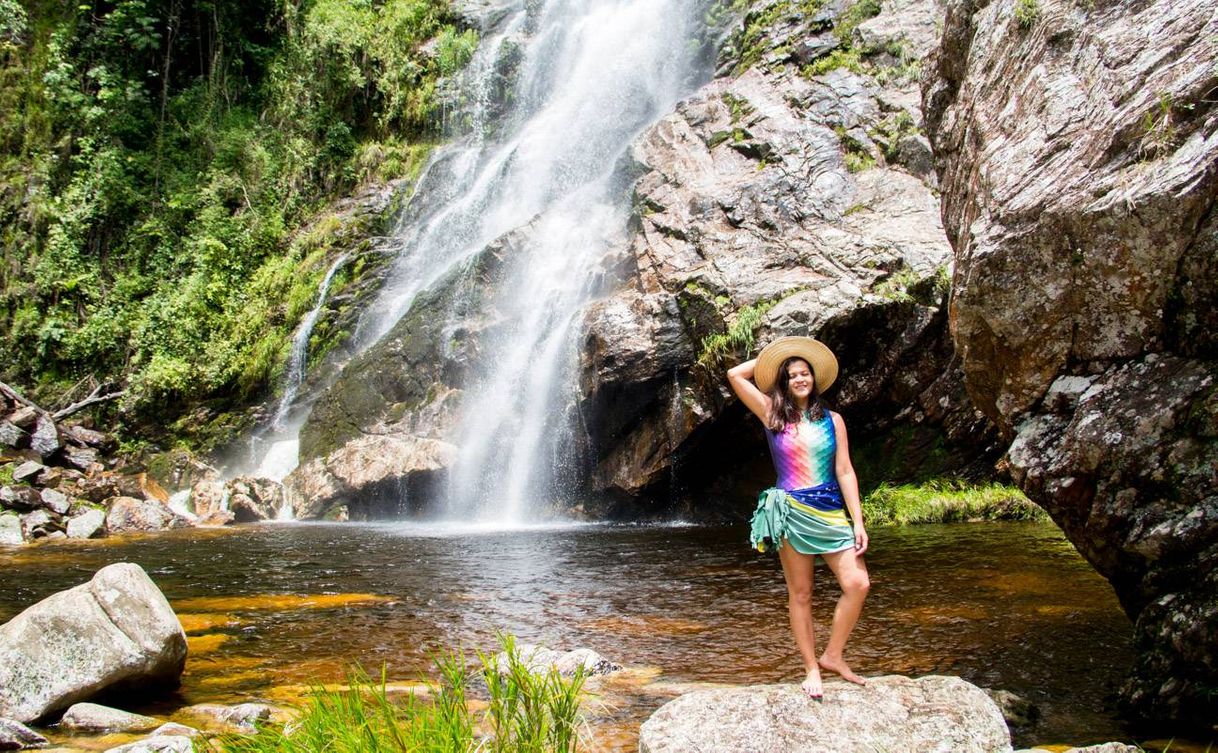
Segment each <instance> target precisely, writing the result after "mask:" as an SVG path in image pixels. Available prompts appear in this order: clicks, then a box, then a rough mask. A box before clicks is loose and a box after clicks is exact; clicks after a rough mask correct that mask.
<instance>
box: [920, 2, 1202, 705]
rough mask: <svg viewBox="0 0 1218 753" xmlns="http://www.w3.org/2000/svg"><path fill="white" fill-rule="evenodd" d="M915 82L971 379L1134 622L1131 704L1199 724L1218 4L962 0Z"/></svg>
mask: <svg viewBox="0 0 1218 753" xmlns="http://www.w3.org/2000/svg"><path fill="white" fill-rule="evenodd" d="M1148 39H1151V40H1153V42H1151V43H1149V44H1148V42H1147V40H1148ZM924 86H925V101H926V122H927V127H928V130H929V134H930V137H931V141H932V143H933V144H934V147H935V152H936V160H937V168H938V173H939V178H940V185H941V187H942V190H943V217H944V224H945V227H946V229H947V232H948V235H949V237H950V238H951V241H952V245H953V247H954V252H955V259H956V269H955V274H954V278H953V296H952V304H951V314H952V324H953V330H954V336H955V342H956V344H957V346H958V349H959V352H960V355H961V364H962V368H963V370H964V373H965V378H966V384H967V389H968V393H969V395H970V396H971V397H972V398H973V400H974V402H975V403H976V404H977V405H978V406H979V407H980V408H981V409H982V410H983V411H984V412H985V413H986V414H987V415H988V416H989V418H991V419H992V420H993V421H995V422H996V423H997V425H998V426H999V427H1000V429H1001V431H1002V433H1003V435H1004V436H1005V437H1006V438H1007V439H1010V440H1011V441H1012V445H1011V450H1010V464H1011V471H1012V474H1013V475H1014V477H1015V478H1016V480H1017V481H1018V482H1019V483H1020V485H1021V486H1022V487H1023V489H1024V490H1025V491H1026V492H1027V493H1028V494H1029V496H1031V497H1032V498H1033V499H1034V500H1035V501H1037V502H1038V503H1040V504H1041V505H1042V506H1043V507H1045V508H1046V509H1047V510H1048V511H1049V513H1050V514H1051V515H1052V516H1053V519H1054V520H1055V521H1057V522H1058V524H1059V525H1061V527H1062V529H1063V530H1064V531H1065V532H1066V534H1067V536H1069V538H1070V540H1071V541H1072V542H1073V543H1074V544H1075V546H1076V547H1077V548H1078V549H1079V551H1080V552H1082V553H1083V555H1084V556H1085V557H1087V559H1088V560H1089V561H1090V562H1091V563H1092V564H1094V565H1095V566H1096V568H1097V569H1098V570H1099V571H1100V572H1101V573H1102V574H1103V575H1104V576H1105V577H1106V578H1108V580H1109V581H1110V582H1111V583H1112V585H1113V587H1114V589H1115V590H1116V592H1117V595H1118V597H1119V598H1120V600H1121V603H1122V605H1123V606H1124V608H1125V611H1126V612H1127V613H1128V614H1129V616H1130V618H1131V619H1132V620H1133V621H1134V623H1135V626H1136V628H1135V629H1136V641H1137V646H1138V648H1139V651H1140V658H1139V660H1138V662H1137V665H1136V666H1135V668H1134V672H1133V674H1132V677H1131V679H1130V681H1129V683H1128V685H1127V686H1126V687H1125V688H1124V691H1123V695H1124V698H1125V700H1126V701H1127V702H1128V703H1129V708H1130V710H1131V712H1132V713H1134V714H1136V715H1138V716H1143V717H1150V718H1163V719H1173V720H1176V721H1177V722H1181V721H1189V720H1191V721H1194V722H1197V723H1200V724H1202V725H1207V724H1209V723H1210V722H1212V720H1213V719H1214V718H1218V695H1215V693H1214V688H1215V687H1218V498H1216V497H1215V496H1214V489H1215V488H1218V475H1216V471H1215V469H1218V408H1216V407H1215V406H1216V405H1218V403H1216V402H1215V394H1216V389H1218V363H1216V361H1215V359H1216V358H1218V335H1216V333H1218V328H1216V327H1215V326H1214V325H1215V323H1216V320H1215V316H1216V314H1215V312H1216V311H1218V267H1216V266H1215V262H1214V260H1215V258H1218V257H1216V256H1215V251H1216V250H1218V215H1216V214H1215V196H1216V195H1218V108H1216V106H1215V103H1216V102H1218V97H1216V96H1215V95H1216V93H1218V16H1216V15H1215V14H1214V12H1213V5H1212V3H1208V2H1205V1H1204V0H1186V1H1184V2H1175V1H1174V0H1158V1H1152V2H1136V3H1135V2H1129V1H1123V0H1118V1H1117V2H1106V3H1096V4H1094V5H1087V4H1077V3H1059V2H1043V1H1042V2H1037V3H1031V4H1027V3H1010V2H989V3H987V2H983V1H980V0H957V1H956V2H953V3H952V4H951V5H950V7H949V9H948V13H947V18H946V22H945V25H944V32H943V42H942V45H941V47H940V48H939V50H938V51H937V52H936V55H935V58H934V62H933V64H932V67H931V70H930V71H929V75H928V76H927V77H926V78H925V85H924Z"/></svg>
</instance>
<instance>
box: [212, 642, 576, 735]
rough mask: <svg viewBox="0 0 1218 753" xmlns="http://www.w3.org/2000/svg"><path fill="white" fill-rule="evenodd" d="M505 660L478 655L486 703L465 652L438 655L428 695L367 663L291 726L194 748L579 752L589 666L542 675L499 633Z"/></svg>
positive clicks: (311, 701)
mask: <svg viewBox="0 0 1218 753" xmlns="http://www.w3.org/2000/svg"><path fill="white" fill-rule="evenodd" d="M500 643H501V645H502V647H503V649H504V654H505V656H506V659H505V660H504V661H502V662H499V661H497V660H496V657H495V656H493V655H490V654H482V653H479V654H478V659H479V662H480V664H481V672H480V674H481V675H482V677H483V678H484V679H485V681H486V686H487V689H488V690H489V692H490V701H489V703H488V704H487V707H486V710H485V711H484V712H479V711H475V710H472V709H471V707H470V703H469V701H468V698H467V691H468V689H469V687H470V682H471V676H470V672H469V670H468V668H467V666H466V662H465V657H464V656H463V655H462V654H459V653H457V654H452V653H449V654H443V655H440V656H438V657H437V658H436V659H435V667H436V670H437V673H438V675H439V680H438V681H437V682H435V683H433V684H430V685H429V690H430V693H428V694H427V695H426V697H419V696H415V695H407V696H405V697H404V698H391V697H390V696H389V694H388V693H387V691H386V682H385V676H384V674H383V673H382V675H381V677H380V678H379V679H373V678H371V677H369V676H368V675H367V674H366V673H365V672H364V671H362V670H360V669H353V670H351V671H350V672H349V673H348V675H347V687H346V688H345V689H338V690H331V689H325V688H320V687H319V688H316V689H314V690H313V691H312V692H311V693H310V694H309V696H308V697H307V698H306V699H305V702H304V703H303V704H302V706H301V708H300V709H299V714H298V716H297V717H296V718H295V719H293V720H292V721H291V722H289V723H287V724H285V725H282V726H280V725H270V726H267V727H264V728H262V729H259V730H258V731H257V733H255V734H253V735H229V736H225V737H223V738H218V739H217V740H215V741H212V742H208V743H196V750H203V751H207V752H208V753H321V752H323V751H324V752H325V753H399V752H401V751H412V752H413V751H418V752H419V753H464V752H465V751H488V752H493V753H500V752H503V751H513V752H515V751H522V752H524V753H574V751H575V750H576V746H577V744H578V743H579V735H578V725H579V724H580V721H581V715H580V711H579V704H580V694H581V690H582V688H583V684H584V680H585V675H584V674H583V673H582V672H581V673H577V674H576V675H575V676H574V677H569V678H568V677H563V676H562V675H560V674H559V673H558V672H557V670H555V669H553V668H550V669H549V670H548V671H547V672H544V673H539V674H534V673H533V672H530V671H529V667H528V666H527V665H526V663H525V662H524V661H523V660H522V659H521V657H520V653H519V651H518V650H517V649H516V646H515V641H514V639H513V638H511V637H510V636H507V637H504V638H501V640H500Z"/></svg>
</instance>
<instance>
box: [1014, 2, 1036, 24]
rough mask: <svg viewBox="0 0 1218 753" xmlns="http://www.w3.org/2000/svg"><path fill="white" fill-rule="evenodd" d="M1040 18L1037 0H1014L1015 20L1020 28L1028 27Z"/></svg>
mask: <svg viewBox="0 0 1218 753" xmlns="http://www.w3.org/2000/svg"><path fill="white" fill-rule="evenodd" d="M1039 19H1040V2H1039V1H1038V0H1016V3H1015V22H1016V23H1017V24H1019V28H1021V29H1030V28H1032V26H1033V25H1034V24H1035V23H1036V22H1037V21H1038V20H1039Z"/></svg>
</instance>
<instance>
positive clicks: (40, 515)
mask: <svg viewBox="0 0 1218 753" xmlns="http://www.w3.org/2000/svg"><path fill="white" fill-rule="evenodd" d="M57 530H59V526H58V524H57V523H56V521H55V519H54V518H52V517H51V514H50V513H49V512H47V511H46V510H35V511H34V512H31V513H26V514H25V515H22V516H21V535H22V536H24V537H25V540H26V541H33V540H34V539H41V538H44V537H46V536H49V535H50V534H51V533H52V532H53V531H57Z"/></svg>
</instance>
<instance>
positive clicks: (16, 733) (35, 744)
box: [0, 718, 50, 750]
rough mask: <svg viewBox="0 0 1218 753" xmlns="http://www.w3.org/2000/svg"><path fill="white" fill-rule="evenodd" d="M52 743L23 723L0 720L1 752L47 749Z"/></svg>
mask: <svg viewBox="0 0 1218 753" xmlns="http://www.w3.org/2000/svg"><path fill="white" fill-rule="evenodd" d="M49 744H50V742H49V741H48V740H47V739H46V738H45V737H43V736H42V735H40V734H38V733H37V732H35V731H34V730H32V729H30V728H29V727H27V726H25V725H24V724H22V723H21V722H17V721H13V720H12V719H3V718H0V750H25V749H28V748H45V747H46V746H47V745H49Z"/></svg>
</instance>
